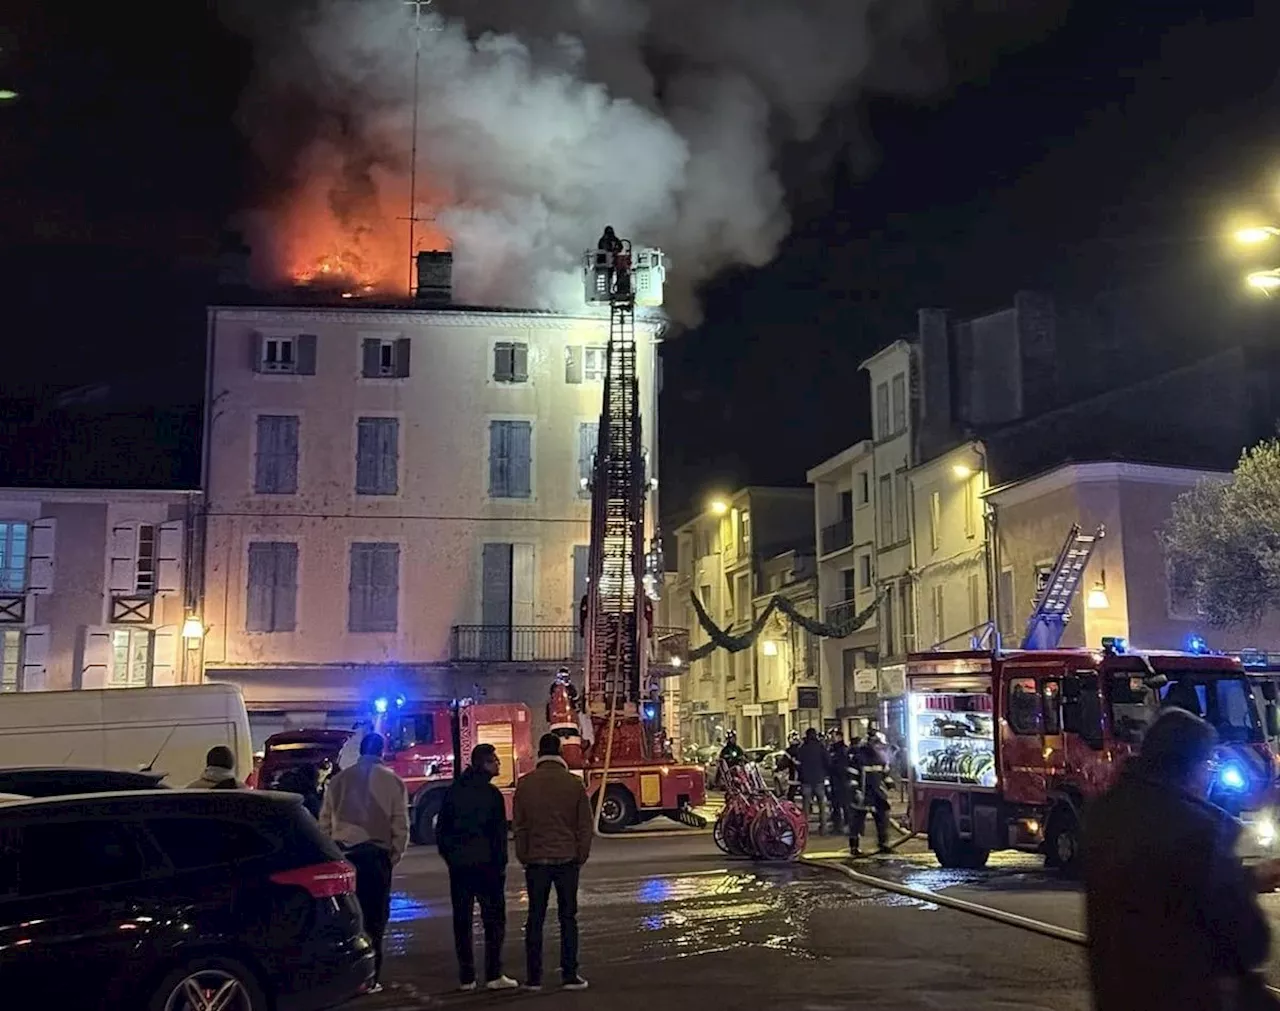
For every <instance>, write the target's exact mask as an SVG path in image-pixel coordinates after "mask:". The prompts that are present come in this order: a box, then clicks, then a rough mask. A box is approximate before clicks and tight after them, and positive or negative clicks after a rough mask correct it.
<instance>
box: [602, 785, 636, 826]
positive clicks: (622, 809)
mask: <svg viewBox="0 0 1280 1011" xmlns="http://www.w3.org/2000/svg"><path fill="white" fill-rule="evenodd" d="M635 820H636V802H635V800H634V798H633V797H632V796H631V791H630V790H628V789H626V788H625V787H622V786H611V787H609V788H608V789H607V790H605V792H604V803H603V804H601V805H600V831H601V832H604V833H608V834H613V833H615V832H621V831H622V830H623V829H625V828H626V827H627V826H628V825H631V824H632V823H634V822H635Z"/></svg>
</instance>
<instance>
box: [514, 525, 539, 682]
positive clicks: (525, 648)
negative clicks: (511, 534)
mask: <svg viewBox="0 0 1280 1011" xmlns="http://www.w3.org/2000/svg"><path fill="white" fill-rule="evenodd" d="M533 581H534V555H533V545H532V544H513V545H511V624H512V625H513V626H516V627H519V626H523V627H526V628H527V627H529V626H531V625H533V624H534V600H533ZM533 649H534V637H533V636H531V635H519V636H513V637H512V655H511V659H513V660H532V659H533Z"/></svg>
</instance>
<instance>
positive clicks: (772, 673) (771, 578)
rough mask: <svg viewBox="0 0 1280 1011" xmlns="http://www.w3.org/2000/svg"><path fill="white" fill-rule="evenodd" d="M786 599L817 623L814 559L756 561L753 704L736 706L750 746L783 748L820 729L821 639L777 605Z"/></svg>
mask: <svg viewBox="0 0 1280 1011" xmlns="http://www.w3.org/2000/svg"><path fill="white" fill-rule="evenodd" d="M775 598H783V599H785V600H786V601H787V602H788V603H789V604H790V605H791V606H792V607H794V608H795V610H796V611H797V613H799V614H802V615H804V616H805V617H807V618H813V619H817V620H820V618H819V613H820V612H819V607H818V570H817V559H816V556H815V555H814V554H813V553H812V552H809V551H801V550H791V551H784V552H781V553H780V554H777V555H775V556H773V557H772V558H765V559H763V560H762V561H761V563H760V577H759V585H758V588H757V593H756V598H755V600H754V601H753V602H752V612H753V619H754V620H755V621H761V620H762V621H763V623H762V624H761V626H760V634H759V635H758V636H756V641H755V643H754V645H753V647H752V649H753V650H754V654H755V655H754V656H753V657H752V664H753V667H754V670H753V682H752V686H751V688H752V697H753V699H754V701H753V702H750V703H746V704H744V705H743V706H742V707H741V715H742V718H741V721H740V722H741V725H742V733H743V735H744V736H745V737H746V739H747V740H749V741H751V742H752V744H753V746H755V747H760V748H763V747H783V746H785V745H786V742H787V734H788V733H790V732H791V731H793V730H794V731H797V732H799V733H801V734H803V733H804V732H805V731H806V730H808V729H809V728H810V727H813V728H815V729H817V730H822V729H823V727H824V726H825V724H824V722H823V719H822V688H823V686H822V659H821V655H820V653H819V643H820V641H821V640H820V639H819V638H818V636H816V635H814V634H813V633H812V632H810V631H809V630H807V629H806V628H805V627H804V626H803V625H799V624H797V623H796V622H795V621H792V620H791V618H789V617H787V615H785V614H784V613H783V612H782V611H780V610H778V609H777V608H776V607H775V608H774V609H773V610H772V611H770V612H769V615H768V617H767V618H765V617H764V615H765V612H766V611H767V610H768V609H769V608H770V605H772V604H773V602H774V600H775Z"/></svg>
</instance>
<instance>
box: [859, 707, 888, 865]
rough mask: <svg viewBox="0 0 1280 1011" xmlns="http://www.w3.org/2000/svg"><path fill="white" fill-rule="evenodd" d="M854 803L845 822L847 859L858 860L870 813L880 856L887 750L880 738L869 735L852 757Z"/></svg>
mask: <svg viewBox="0 0 1280 1011" xmlns="http://www.w3.org/2000/svg"><path fill="white" fill-rule="evenodd" d="M852 768H853V775H854V799H853V805H852V817H851V818H850V819H849V855H850V856H855V857H860V856H862V855H863V854H862V846H861V843H862V832H863V830H864V829H865V828H866V825H867V814H868V813H870V815H871V817H872V820H873V821H874V822H875V825H876V845H877V848H878V851H879V852H881V853H889V852H891V850H890V848H889V789H890V786H891V783H892V780H891V779H890V777H889V750H888V747H887V746H886V744H885V738H884V734H882V733H880V732H879V731H872V732H871V733H870V734H868V736H867V740H866V743H864V744H862V745H860V746H859V747H858V748H857V749H856V750H855V751H854V753H853V763H852Z"/></svg>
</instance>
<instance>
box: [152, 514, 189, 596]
mask: <svg viewBox="0 0 1280 1011" xmlns="http://www.w3.org/2000/svg"><path fill="white" fill-rule="evenodd" d="M182 535H183V523H182V520H170V521H169V522H167V523H161V524H160V538H159V543H158V544H157V552H156V590H157V591H158V592H160V593H180V592H181V591H182Z"/></svg>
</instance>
